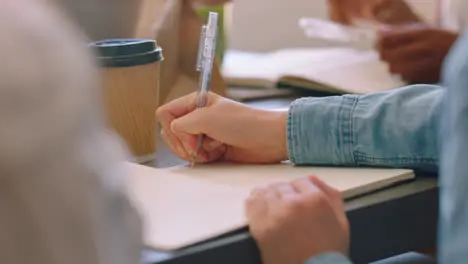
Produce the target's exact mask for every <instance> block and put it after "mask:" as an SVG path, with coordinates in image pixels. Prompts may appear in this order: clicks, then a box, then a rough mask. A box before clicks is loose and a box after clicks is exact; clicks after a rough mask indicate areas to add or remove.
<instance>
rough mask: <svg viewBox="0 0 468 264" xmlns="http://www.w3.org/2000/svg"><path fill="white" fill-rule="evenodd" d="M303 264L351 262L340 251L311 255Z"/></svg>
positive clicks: (342, 263)
mask: <svg viewBox="0 0 468 264" xmlns="http://www.w3.org/2000/svg"><path fill="white" fill-rule="evenodd" d="M304 264H352V262H351V261H350V260H349V259H348V258H347V257H345V256H344V255H343V254H341V253H337V252H329V253H323V254H320V255H317V256H315V257H312V258H310V259H309V260H307V261H306V262H305V263H304Z"/></svg>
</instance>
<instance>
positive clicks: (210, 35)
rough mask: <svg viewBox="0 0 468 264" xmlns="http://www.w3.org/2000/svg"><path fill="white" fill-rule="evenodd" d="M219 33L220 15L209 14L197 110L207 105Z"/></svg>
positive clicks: (199, 60)
mask: <svg viewBox="0 0 468 264" xmlns="http://www.w3.org/2000/svg"><path fill="white" fill-rule="evenodd" d="M217 33H218V13H216V12H210V13H209V14H208V22H207V24H206V25H203V26H202V29H201V35H200V41H199V47H198V58H197V65H196V69H197V71H200V80H199V83H198V85H199V87H198V98H197V108H201V107H204V106H205V104H206V96H207V95H208V92H209V90H210V81H211V72H212V70H213V62H214V57H215V50H216V37H217ZM203 138H204V135H202V134H201V135H198V140H197V145H196V149H195V151H194V152H193V153H192V155H191V157H190V158H191V162H190V166H191V167H193V166H194V165H195V161H196V159H197V156H198V152H199V151H200V148H201V147H202V144H203Z"/></svg>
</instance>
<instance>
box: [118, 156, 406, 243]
mask: <svg viewBox="0 0 468 264" xmlns="http://www.w3.org/2000/svg"><path fill="white" fill-rule="evenodd" d="M125 168H126V169H128V172H129V175H131V177H130V181H129V183H130V184H129V195H130V197H131V199H132V200H133V202H134V204H135V206H136V207H137V209H138V211H139V213H140V215H141V217H142V220H143V225H144V239H145V243H146V245H147V246H149V247H152V248H154V249H158V250H163V251H177V250H179V249H183V248H186V247H189V246H191V245H194V244H199V243H201V242H203V241H207V240H210V239H212V238H214V237H218V236H222V235H223V234H226V233H229V232H231V231H235V230H238V229H240V228H244V227H246V225H247V223H246V219H245V216H244V201H245V199H246V198H247V197H248V196H249V194H250V192H251V190H252V189H253V188H255V187H257V186H264V185H267V184H270V183H273V182H278V181H291V180H294V179H298V178H303V177H307V176H310V175H315V176H317V177H319V178H320V179H322V180H323V181H325V182H326V183H327V184H329V185H331V186H333V187H335V188H337V189H338V190H340V191H341V192H342V194H343V197H344V198H345V199H349V198H353V197H357V196H360V195H363V194H366V193H370V192H373V191H376V190H380V189H382V188H385V187H388V186H392V185H394V184H396V183H400V182H403V181H407V180H411V179H413V178H414V173H413V172H412V171H410V170H402V169H380V168H340V167H337V168H328V167H296V166H293V165H292V164H290V163H288V162H285V163H282V164H274V165H240V164H227V163H220V164H208V165H197V166H196V167H194V168H190V167H188V166H175V167H171V168H164V169H156V168H151V167H147V166H143V165H138V164H133V163H125Z"/></svg>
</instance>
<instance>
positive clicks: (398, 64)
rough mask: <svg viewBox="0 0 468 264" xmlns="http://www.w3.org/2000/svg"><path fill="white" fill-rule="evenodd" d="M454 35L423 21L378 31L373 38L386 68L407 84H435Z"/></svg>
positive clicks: (453, 40) (454, 39)
mask: <svg viewBox="0 0 468 264" xmlns="http://www.w3.org/2000/svg"><path fill="white" fill-rule="evenodd" d="M457 38H458V34H457V33H455V32H451V31H447V30H443V29H438V28H434V27H431V26H428V25H425V24H413V25H407V26H396V27H390V28H387V29H385V30H382V31H381V32H380V34H379V37H378V41H377V49H378V51H379V54H380V58H381V59H382V60H383V61H385V62H387V63H388V65H389V68H390V71H391V72H392V73H395V74H399V75H401V77H402V79H404V80H405V81H407V82H409V83H436V82H438V81H439V79H440V73H441V68H442V65H443V61H444V60H445V57H446V56H447V54H448V53H449V51H450V49H451V47H452V45H453V44H454V42H455V41H456V39H457Z"/></svg>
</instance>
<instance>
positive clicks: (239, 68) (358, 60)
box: [222, 47, 405, 94]
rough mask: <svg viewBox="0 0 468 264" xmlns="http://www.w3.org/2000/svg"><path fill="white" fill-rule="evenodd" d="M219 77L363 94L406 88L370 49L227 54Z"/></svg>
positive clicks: (242, 82) (232, 82) (257, 84)
mask: <svg viewBox="0 0 468 264" xmlns="http://www.w3.org/2000/svg"><path fill="white" fill-rule="evenodd" d="M222 74H223V76H224V77H225V79H226V81H227V83H228V84H229V85H231V86H243V87H246V86H247V87H267V88H275V87H282V86H285V87H296V88H303V89H309V90H316V91H320V92H329V93H335V94H345V93H352V94H366V93H372V92H378V91H384V90H389V89H393V88H397V87H401V86H403V85H405V83H404V82H403V81H401V80H400V79H399V78H398V77H396V76H393V75H392V74H390V72H389V70H388V66H387V64H385V63H384V62H382V61H381V60H380V59H379V56H378V54H377V52H375V51H373V50H357V49H353V48H343V47H333V48H304V49H301V48H297V49H285V50H279V51H276V52H271V53H250V52H242V51H235V50H229V51H227V53H226V55H225V57H224V61H223V65H222Z"/></svg>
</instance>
